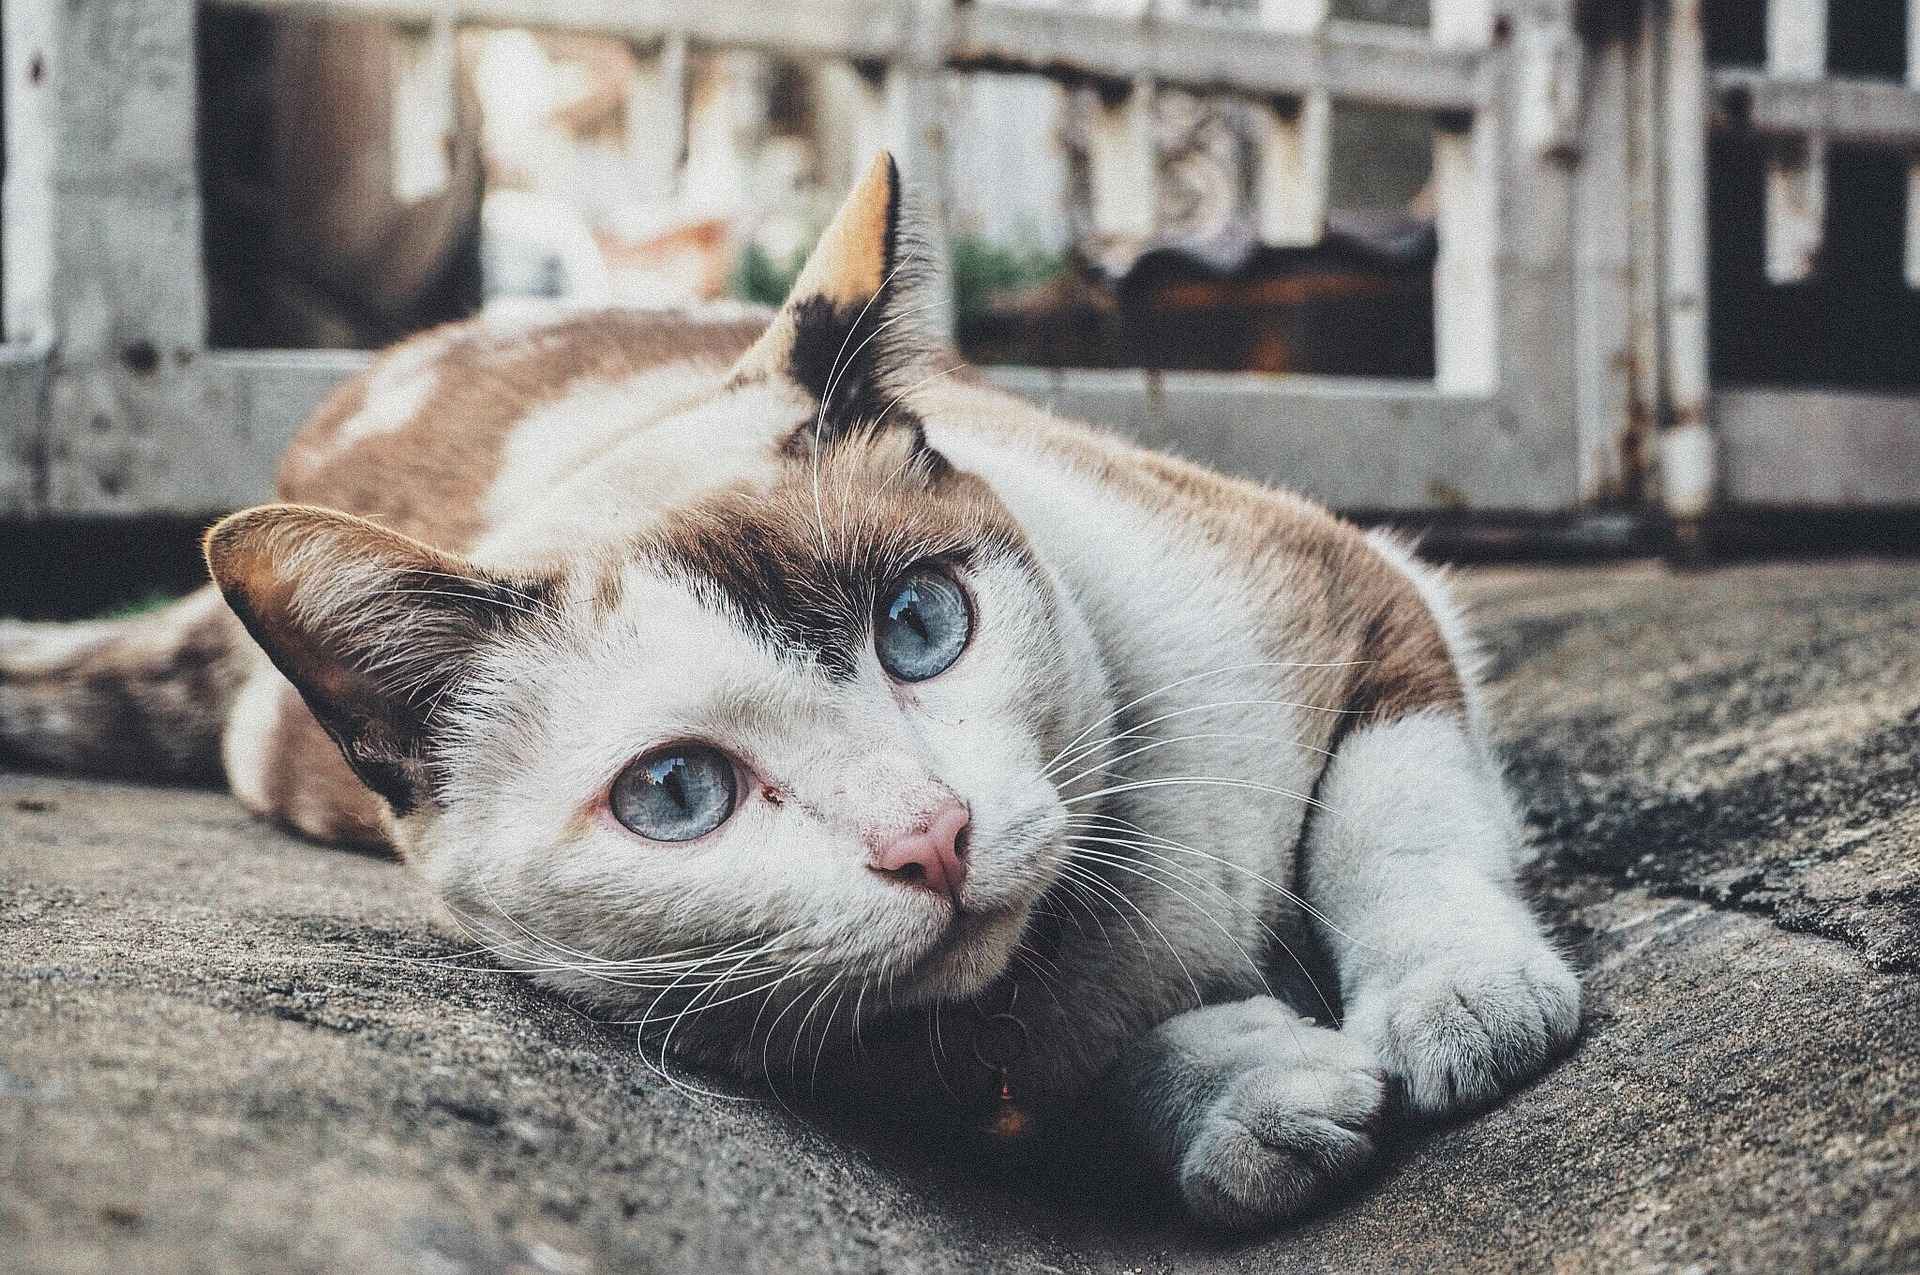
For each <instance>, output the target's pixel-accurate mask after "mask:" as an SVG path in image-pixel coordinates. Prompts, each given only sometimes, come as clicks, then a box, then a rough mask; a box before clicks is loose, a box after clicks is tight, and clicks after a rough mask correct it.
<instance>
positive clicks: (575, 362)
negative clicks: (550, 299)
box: [279, 310, 763, 552]
mask: <svg viewBox="0 0 1920 1275" xmlns="http://www.w3.org/2000/svg"><path fill="white" fill-rule="evenodd" d="M762 327H763V325H762V324H760V323H759V322H757V321H752V320H743V321H740V322H707V321H701V320H699V319H698V318H697V317H689V316H675V315H670V314H657V313H645V312H638V311H618V310H609V311H600V312H596V313H592V314H585V315H581V316H578V317H576V318H572V319H568V320H565V321H562V322H559V323H555V324H550V325H546V326H543V327H540V328H537V329H534V330H532V331H531V332H529V333H526V334H523V335H516V336H511V337H502V336H496V335H493V334H491V333H489V332H488V330H487V328H486V326H485V322H484V321H483V320H470V321H468V322H465V323H458V324H451V325H448V326H446V327H442V328H436V329H434V330H432V331H430V332H424V333H421V334H420V335H419V336H416V337H413V338H412V339H411V340H408V341H406V342H403V343H402V344H400V345H398V346H395V347H394V348H393V349H392V350H391V351H389V352H388V353H386V354H384V355H382V356H381V359H380V361H379V362H377V363H375V364H374V366H373V367H371V368H369V369H368V370H367V371H366V372H364V373H362V374H361V375H359V376H356V377H355V378H353V380H351V381H349V382H347V383H346V384H345V385H343V386H341V387H340V388H339V389H338V390H336V391H335V392H334V394H333V395H332V397H330V398H329V399H328V400H327V401H326V402H325V403H324V404H322V405H321V407H320V409H319V410H318V411H317V412H316V413H315V414H314V416H313V419H312V420H311V421H310V422H309V423H308V424H307V426H306V427H305V428H303V429H302V430H301V431H300V433H299V434H298V435H296V436H295V438H294V440H293V443H292V444H291V445H290V446H289V447H288V449H287V454H286V457H285V458H284V459H283V461H282V462H281V466H280V480H279V494H280V498H281V499H282V500H286V501H289V502H292V503H295V504H305V505H322V506H325V507H327V508H330V509H339V510H343V511H345V512H347V513H352V514H358V515H360V516H361V517H363V518H369V519H371V520H373V521H375V522H378V523H379V524H381V525H382V526H385V527H389V528H392V529H393V530H395V531H399V532H403V533H405V534H407V535H409V536H412V537H414V538H415V539H417V540H424V541H426V542H427V543H428V544H431V545H435V546H438V547H440V548H443V549H450V550H453V551H455V552H459V551H461V550H464V549H466V548H468V547H470V546H471V545H472V544H473V543H474V542H475V541H476V540H478V539H479V538H480V536H481V535H482V534H484V533H485V532H486V530H487V527H486V526H485V523H484V515H483V512H482V506H483V502H484V500H485V497H486V494H487V491H488V490H489V488H490V487H491V486H492V485H493V481H494V479H495V477H496V476H497V475H498V473H499V469H500V463H501V454H502V451H503V449H504V447H505V445H506V441H507V438H508V437H509V436H510V435H511V434H512V433H513V430H514V427H515V426H517V425H518V424H520V423H521V422H522V421H523V420H524V419H525V418H526V417H527V415H528V414H529V413H531V412H533V411H535V410H536V409H538V408H539V407H541V406H542V405H543V404H546V403H549V402H551V401H553V400H555V399H557V398H559V397H561V396H562V395H564V394H566V393H567V391H568V390H569V389H570V388H572V387H573V386H574V385H576V384H578V383H580V382H582V381H585V380H591V379H601V380H619V379H621V378H624V377H629V376H632V375H634V374H635V373H638V372H643V371H647V370H649V369H651V368H657V367H662V366H665V365H667V364H672V363H680V362H690V363H695V364H709V365H711V366H713V368H714V370H715V372H716V387H717V385H718V374H719V373H721V372H722V371H724V369H725V368H726V367H727V366H728V365H729V364H731V363H732V362H733V361H734V360H735V359H737V358H738V357H739V355H740V354H741V352H743V351H744V350H745V349H746V348H747V347H748V346H749V345H750V344H752V342H753V340H754V339H755V338H756V337H757V336H759V335H760V333H761V331H762ZM435 347H437V351H436V348H435ZM414 359H419V360H421V368H422V371H423V372H425V371H426V370H429V369H430V370H431V372H432V374H433V377H434V380H433V386H432V388H431V390H430V391H429V392H428V393H427V394H426V396H425V397H424V399H423V400H422V401H421V403H420V406H419V407H418V409H417V410H416V411H415V412H414V413H413V415H412V416H411V417H410V418H409V419H408V420H406V421H405V422H404V423H402V424H400V425H399V426H398V427H397V428H394V429H390V430H386V431H384V432H380V433H370V434H367V435H365V436H362V437H359V438H343V437H342V435H343V432H344V431H346V429H347V428H348V427H349V425H350V424H351V422H352V421H353V419H354V418H355V417H356V416H357V415H358V414H359V413H360V412H361V411H363V410H364V409H365V408H366V407H367V406H368V387H369V385H370V384H373V383H375V381H376V379H377V378H378V377H379V376H380V374H381V371H382V369H385V368H390V367H392V366H394V360H402V364H401V365H402V366H404V365H405V361H408V360H414Z"/></svg>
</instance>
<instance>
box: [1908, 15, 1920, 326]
mask: <svg viewBox="0 0 1920 1275" xmlns="http://www.w3.org/2000/svg"><path fill="white" fill-rule="evenodd" d="M1907 87H1908V88H1909V89H1912V90H1913V91H1914V92H1916V93H1920V0H1907ZM1906 264H1907V286H1908V287H1909V288H1920V157H1916V158H1914V159H1913V160H1912V161H1911V162H1909V163H1908V165H1907V263H1906Z"/></svg>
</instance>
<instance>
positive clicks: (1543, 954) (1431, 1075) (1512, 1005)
mask: <svg viewBox="0 0 1920 1275" xmlns="http://www.w3.org/2000/svg"><path fill="white" fill-rule="evenodd" d="M1579 1027H1580V980H1579V979H1578V978H1577V977H1576V976H1575V974H1574V972H1573V971H1572V969H1570V968H1569V967H1568V966H1567V963H1566V962H1565V961H1564V960H1562V959H1561V958H1560V956H1559V955H1558V954H1557V953H1555V952H1554V951H1553V950H1552V949H1551V948H1549V947H1547V946H1546V945H1545V943H1540V944H1539V945H1538V946H1537V947H1536V948H1535V949H1534V950H1533V951H1531V952H1530V953H1528V954H1527V955H1525V956H1524V957H1521V958H1519V959H1507V960H1492V961H1489V960H1486V959H1484V958H1482V959H1481V960H1478V961H1476V960H1473V959H1470V958H1460V959H1455V960H1448V961H1440V962H1436V963H1434V964H1431V965H1428V966H1425V967H1423V968H1421V969H1419V970H1416V971H1415V972H1414V973H1412V974H1409V975H1407V976H1406V977H1405V978H1403V979H1401V980H1400V981H1399V982H1398V983H1394V984H1392V985H1390V986H1388V987H1386V988H1383V989H1381V990H1379V991H1377V992H1370V993H1367V994H1363V995H1362V996H1361V997H1360V998H1359V999H1358V1001H1357V1003H1356V1004H1355V1005H1354V1008H1353V1011H1352V1013H1350V1014H1349V1015H1348V1017H1347V1023H1346V1029H1347V1030H1348V1031H1350V1032H1352V1033H1354V1034H1356V1035H1358V1036H1359V1037H1360V1038H1361V1039H1362V1040H1365V1041H1367V1042H1368V1043H1370V1044H1371V1045H1372V1046H1373V1048H1374V1050H1375V1052H1376V1053H1377V1054H1378V1055H1379V1058H1380V1062H1381V1064H1382V1065H1383V1066H1385V1068H1386V1070H1387V1074H1388V1076H1389V1077H1390V1078H1391V1079H1393V1080H1394V1081H1396V1082H1397V1085H1398V1088H1399V1091H1400V1095H1401V1097H1402V1099H1403V1101H1404V1103H1405V1106H1406V1108H1407V1109H1408V1110H1409V1111H1411V1112H1413V1113H1414V1114H1417V1115H1421V1116H1428V1117H1444V1116H1453V1115H1461V1114H1465V1113H1467V1112H1471V1111H1477V1110H1479V1109H1481V1108H1483V1107H1487V1106H1491V1105H1492V1104H1493V1103H1494V1102H1496V1101H1498V1100H1499V1098H1500V1097H1501V1095H1503V1094H1505V1093H1507V1092H1508V1091H1509V1090H1511V1089H1513V1088H1514V1087H1515V1086H1517V1085H1519V1084H1520V1083H1521V1082H1522V1081H1525V1080H1529V1079H1531V1078H1532V1077H1534V1076H1536V1075H1538V1074H1539V1073H1540V1072H1541V1071H1543V1070H1544V1069H1545V1068H1546V1065H1547V1064H1548V1063H1549V1062H1551V1061H1552V1060H1553V1059H1554V1058H1555V1057H1557V1056H1558V1055H1560V1054H1562V1053H1564V1052H1565V1051H1566V1050H1567V1048H1568V1047H1569V1046H1570V1045H1572V1043H1573V1038H1574V1035H1575V1033H1576V1032H1578V1030H1579Z"/></svg>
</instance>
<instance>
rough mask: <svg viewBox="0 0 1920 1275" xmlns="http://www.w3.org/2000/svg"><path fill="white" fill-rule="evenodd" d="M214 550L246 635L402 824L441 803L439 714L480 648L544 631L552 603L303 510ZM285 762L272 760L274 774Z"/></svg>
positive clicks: (377, 532) (531, 585)
mask: <svg viewBox="0 0 1920 1275" xmlns="http://www.w3.org/2000/svg"><path fill="white" fill-rule="evenodd" d="M206 550H207V566H208V568H209V569H210V570H211V571H212V572H213V577H214V581H215V582H216V583H217V584H218V585H219V586H220V591H221V592H222V593H223V594H224V595H225V596H226V599H227V604H228V605H229V606H231V607H232V608H233V611H234V614H236V615H238V616H239V617H240V621H241V623H242V624H244V625H246V627H247V632H248V633H250V634H251V635H252V636H253V639H254V641H256V642H258V643H259V644H260V647H261V649H262V650H264V651H265V652H266V653H267V657H268V658H269V659H271V660H272V661H273V664H274V666H275V667H276V668H278V669H279V670H280V672H281V674H282V675H284V676H285V677H286V679H287V680H288V681H289V682H291V683H293V685H294V686H295V687H296V688H297V689H298V690H299V692H300V695H301V698H302V699H303V700H305V702H306V705H307V708H308V709H309V710H310V711H311V712H312V714H313V716H314V718H315V719H316V720H317V721H318V722H319V724H320V725H321V726H322V727H324V728H325V729H326V732H327V734H329V735H331V736H332V737H333V738H334V740H335V741H337V742H338V744H339V746H340V751H341V753H342V754H343V755H344V756H345V758H346V761H347V764H348V765H349V766H351V767H352V768H353V771H354V773H355V774H356V775H358V776H359V777H360V780H361V782H362V783H364V784H366V786H367V787H369V788H371V789H373V790H374V791H375V792H377V793H379V794H380V796H382V797H384V798H385V799H386V800H387V802H388V804H389V805H391V806H392V807H393V809H394V812H395V813H396V814H398V815H402V816H404V815H406V814H408V813H409V812H410V811H411V810H413V809H414V808H415V807H416V806H418V805H420V804H421V803H422V802H424V801H427V800H430V799H433V798H434V797H435V794H436V784H435V775H434V768H433V762H432V756H431V753H432V748H431V744H432V739H431V736H432V731H431V729H430V718H431V710H432V708H433V706H434V705H435V704H436V703H437V702H438V701H439V699H440V698H441V697H442V696H444V695H446V694H447V693H448V692H449V691H451V690H453V689H454V688H455V687H456V686H457V685H458V683H459V681H460V680H461V678H462V676H463V673H464V671H465V669H466V668H467V667H468V665H469V662H470V660H471V658H472V656H473V655H474V653H475V652H476V650H477V649H478V648H479V647H480V646H481V645H482V644H483V643H486V642H489V641H491V640H494V639H495V638H497V637H498V636H499V635H500V634H501V633H503V632H505V631H507V630H509V629H512V628H516V627H518V626H519V625H520V624H521V623H523V622H525V621H527V620H537V619H538V618H539V617H540V614H541V613H542V612H543V611H545V610H546V609H547V607H548V605H549V604H548V602H547V600H546V595H547V594H548V593H549V592H551V585H550V584H549V583H548V582H546V581H542V580H535V579H523V580H522V579H516V580H506V579H502V578H500V577H497V576H494V575H491V574H489V573H486V572H483V571H481V570H480V569H479V568H476V567H474V566H472V565H471V564H468V563H466V562H464V561H462V560H461V559H458V558H454V557H452V556H450V555H448V554H444V553H441V552H439V551H438V550H436V549H433V548H432V547H430V546H428V545H425V544H422V543H421V542H419V541H417V540H414V539H412V538H410V537H407V536H403V535H401V534H399V533H398V532H393V531H388V530H386V529H385V528H383V527H379V526H376V525H374V524H373V523H370V522H368V521H366V520H365V519H363V518H356V517H354V516H352V515H350V514H342V513H336V512H334V511H332V510H327V509H317V508H313V507H311V506H305V505H267V506H263V507H261V508H259V509H250V510H247V511H245V512H243V513H238V514H235V515H233V516H232V517H230V518H227V519H224V520H222V521H221V522H220V523H218V524H217V525H216V526H215V527H214V528H213V530H211V531H209V532H208V533H207V543H206ZM282 726H284V723H282ZM284 733H285V732H284V730H282V731H276V735H277V736H279V735H284ZM290 738H291V737H290ZM285 764H287V763H286V761H285V759H282V758H279V757H275V758H273V759H271V761H270V762H269V773H272V772H273V771H276V770H280V769H283V768H284V766H285ZM282 813H285V812H282Z"/></svg>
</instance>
